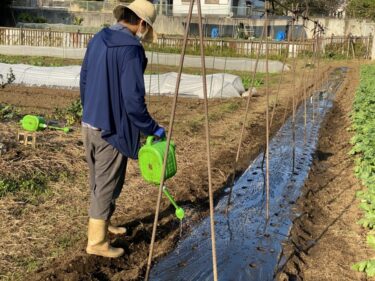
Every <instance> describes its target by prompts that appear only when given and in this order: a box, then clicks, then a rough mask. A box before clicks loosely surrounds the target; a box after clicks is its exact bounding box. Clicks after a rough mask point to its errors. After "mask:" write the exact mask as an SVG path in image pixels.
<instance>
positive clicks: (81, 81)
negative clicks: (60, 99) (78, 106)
mask: <svg viewBox="0 0 375 281" xmlns="http://www.w3.org/2000/svg"><path fill="white" fill-rule="evenodd" d="M88 53H89V47H87V50H86V54H85V58H84V59H83V63H82V66H81V73H80V75H79V91H80V95H81V103H82V106H83V103H84V98H85V89H86V79H87V64H88Z"/></svg>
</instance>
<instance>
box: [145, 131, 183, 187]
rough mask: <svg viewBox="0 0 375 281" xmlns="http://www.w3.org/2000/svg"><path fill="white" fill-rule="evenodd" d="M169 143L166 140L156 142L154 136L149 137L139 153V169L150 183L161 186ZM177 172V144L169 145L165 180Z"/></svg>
mask: <svg viewBox="0 0 375 281" xmlns="http://www.w3.org/2000/svg"><path fill="white" fill-rule="evenodd" d="M166 148H167V141H166V140H165V139H162V140H159V141H154V137H153V136H149V137H147V140H146V144H145V145H144V146H142V148H141V149H140V150H139V153H138V159H139V160H138V162H139V168H140V170H141V175H142V177H143V178H144V179H145V180H146V181H147V182H150V183H154V184H160V182H161V173H162V169H163V160H164V153H165V149H166ZM176 172H177V162H176V154H175V144H174V143H173V142H171V143H170V145H169V152H168V159H167V166H166V171H165V179H169V178H171V177H173V176H174V175H175V174H176Z"/></svg>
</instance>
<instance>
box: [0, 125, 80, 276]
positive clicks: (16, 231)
mask: <svg viewBox="0 0 375 281" xmlns="http://www.w3.org/2000/svg"><path fill="white" fill-rule="evenodd" d="M0 131H1V132H2V135H1V140H0V141H1V142H3V143H5V144H6V146H7V150H8V151H7V152H6V153H5V154H3V155H1V156H0V179H1V180H8V181H14V182H15V183H17V184H19V186H22V181H27V180H30V179H33V177H34V179H35V177H37V178H43V179H45V180H46V181H45V182H44V183H45V184H46V186H45V188H44V189H43V190H39V191H40V192H38V191H37V190H22V189H19V190H17V192H14V193H8V194H5V195H4V196H2V197H1V198H0V217H1V220H0V256H1V257H2V259H1V260H2V261H1V263H0V279H1V277H4V278H6V279H11V280H12V279H19V280H22V279H23V276H24V275H25V274H27V273H28V272H32V271H34V270H36V269H37V268H39V267H40V266H43V265H46V264H48V263H49V262H50V260H51V259H52V258H54V257H57V256H59V255H60V254H61V253H63V252H64V251H65V250H66V249H68V248H70V247H71V246H72V245H74V244H75V243H76V242H77V241H79V240H82V237H83V235H84V233H85V226H84V225H85V224H86V202H87V188H86V185H85V184H81V183H83V182H85V181H86V165H85V162H84V152H83V148H82V144H81V143H80V141H79V140H80V136H79V132H73V133H71V134H64V133H61V132H53V131H44V132H40V133H38V135H37V144H38V146H37V148H36V149H35V150H34V149H32V148H31V147H29V146H27V147H26V146H23V145H21V144H18V143H17V141H16V134H17V124H15V123H5V124H4V123H0ZM35 183H37V181H35ZM36 188H37V186H36Z"/></svg>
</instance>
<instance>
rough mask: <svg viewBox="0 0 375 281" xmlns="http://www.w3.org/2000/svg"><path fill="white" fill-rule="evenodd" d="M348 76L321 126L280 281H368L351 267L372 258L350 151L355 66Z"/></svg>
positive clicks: (285, 252)
mask: <svg viewBox="0 0 375 281" xmlns="http://www.w3.org/2000/svg"><path fill="white" fill-rule="evenodd" d="M350 76H351V79H350V80H348V81H347V82H346V83H345V85H344V87H343V90H342V91H341V92H340V93H339V94H338V95H337V96H336V100H335V103H334V108H333V110H332V111H331V113H329V114H328V116H327V119H326V121H325V124H324V126H323V127H322V129H321V138H320V142H319V146H318V150H317V152H316V153H315V155H314V162H313V167H312V169H311V172H310V175H309V178H308V180H307V182H306V183H305V186H304V188H303V196H301V198H300V199H299V200H298V201H297V204H296V213H298V214H299V216H298V217H296V218H295V219H294V225H293V228H292V231H291V234H290V237H289V240H288V242H287V243H286V244H285V245H284V249H283V251H284V255H283V257H282V258H281V261H280V262H281V265H282V267H281V268H280V272H279V274H278V276H277V280H278V281H287V280H288V281H297V280H306V281H318V280H319V281H321V280H329V281H336V280H337V281H346V280H347V281H349V280H350V281H354V280H367V279H366V277H365V275H364V274H362V273H358V272H355V271H353V270H352V269H351V268H350V266H351V265H352V264H353V263H355V262H358V261H361V260H363V259H368V258H369V257H371V252H370V251H369V249H368V246H367V245H366V233H365V231H364V230H363V229H362V228H361V227H360V226H359V225H358V224H356V222H357V221H358V220H359V218H360V217H361V212H360V210H359V208H358V204H359V202H358V200H356V198H355V192H356V191H357V190H360V189H361V188H362V187H361V185H360V182H359V181H358V180H357V179H356V178H355V176H354V174H353V169H354V159H353V157H352V156H350V155H349V154H348V152H349V151H350V149H351V145H350V143H349V141H350V138H351V137H352V132H350V126H351V121H350V116H349V114H350V111H351V109H352V103H353V99H354V93H355V90H356V87H357V86H358V82H359V71H358V68H357V67H354V68H352V69H351V71H350Z"/></svg>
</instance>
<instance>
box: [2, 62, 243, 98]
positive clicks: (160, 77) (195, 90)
mask: <svg viewBox="0 0 375 281" xmlns="http://www.w3.org/2000/svg"><path fill="white" fill-rule="evenodd" d="M10 71H12V72H13V74H14V76H15V81H14V83H16V84H22V85H25V86H43V87H51V88H54V87H58V88H68V89H77V88H79V73H80V71H81V67H80V66H63V67H39V66H31V65H26V64H5V63H0V75H2V76H3V78H2V80H3V81H6V77H7V75H9V73H10ZM177 76H178V75H177V73H175V72H170V73H165V74H153V75H145V76H144V80H145V89H146V93H150V94H151V95H172V94H174V92H175V87H176V79H177ZM244 91H245V89H244V86H243V84H242V81H241V78H240V77H239V76H236V75H232V74H224V73H218V74H213V75H207V95H208V97H209V98H231V97H239V96H240V95H241V94H242V93H243V92H244ZM179 94H180V95H181V96H187V97H194V98H203V87H202V76H200V75H189V74H183V75H182V77H181V84H180V90H179Z"/></svg>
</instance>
